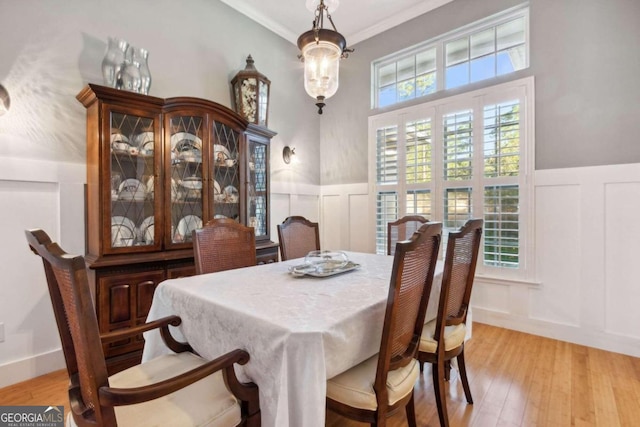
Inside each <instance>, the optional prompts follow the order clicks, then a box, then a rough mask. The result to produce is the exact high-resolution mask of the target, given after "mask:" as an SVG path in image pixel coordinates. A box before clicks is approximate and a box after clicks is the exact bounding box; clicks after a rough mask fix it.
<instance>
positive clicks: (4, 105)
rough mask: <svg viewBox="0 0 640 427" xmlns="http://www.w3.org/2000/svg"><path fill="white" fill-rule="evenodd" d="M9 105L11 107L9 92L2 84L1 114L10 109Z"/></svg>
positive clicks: (0, 97)
mask: <svg viewBox="0 0 640 427" xmlns="http://www.w3.org/2000/svg"><path fill="white" fill-rule="evenodd" d="M9 107H11V97H10V96H9V92H8V91H7V89H6V88H5V87H4V86H2V85H0V116H2V115H4V114H5V113H6V112H7V111H9Z"/></svg>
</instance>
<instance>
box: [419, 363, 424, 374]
mask: <svg viewBox="0 0 640 427" xmlns="http://www.w3.org/2000/svg"><path fill="white" fill-rule="evenodd" d="M418 363H419V364H420V373H422V372H424V362H420V361H418Z"/></svg>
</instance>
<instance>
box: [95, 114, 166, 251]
mask: <svg viewBox="0 0 640 427" xmlns="http://www.w3.org/2000/svg"><path fill="white" fill-rule="evenodd" d="M109 120H110V129H111V135H110V146H109V154H110V155H109V162H110V165H109V168H108V170H109V177H108V178H107V179H110V199H111V203H110V206H111V211H110V214H111V234H110V238H109V241H108V242H105V245H107V246H108V248H110V249H111V250H114V249H115V250H116V251H121V250H125V251H126V250H127V249H126V248H129V247H134V246H135V247H147V248H148V249H149V248H153V247H159V242H158V240H157V239H156V233H155V231H156V229H155V224H154V222H155V220H154V219H155V214H156V209H155V205H156V204H155V198H154V191H153V189H154V178H155V176H156V175H157V170H156V167H157V166H156V161H155V158H154V152H155V151H156V147H157V143H156V132H157V129H156V123H155V122H154V118H153V117H141V116H139V115H133V114H127V113H119V112H111V113H110V118H109ZM116 248H117V249H116ZM139 249H143V248H139Z"/></svg>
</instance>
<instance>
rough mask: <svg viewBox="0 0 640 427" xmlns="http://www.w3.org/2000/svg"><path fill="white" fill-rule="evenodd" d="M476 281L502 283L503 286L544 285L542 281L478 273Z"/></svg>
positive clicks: (493, 283)
mask: <svg viewBox="0 0 640 427" xmlns="http://www.w3.org/2000/svg"><path fill="white" fill-rule="evenodd" d="M475 282H476V283H485V284H492V285H501V286H529V287H532V288H539V287H541V286H542V282H534V281H531V280H522V279H505V278H503V277H495V276H482V275H477V274H476V278H475Z"/></svg>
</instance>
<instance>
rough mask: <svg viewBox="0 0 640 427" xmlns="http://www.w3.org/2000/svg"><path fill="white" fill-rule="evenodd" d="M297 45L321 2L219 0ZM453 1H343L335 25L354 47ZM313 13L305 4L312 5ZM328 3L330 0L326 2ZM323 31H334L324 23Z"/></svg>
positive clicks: (339, 6)
mask: <svg viewBox="0 0 640 427" xmlns="http://www.w3.org/2000/svg"><path fill="white" fill-rule="evenodd" d="M220 1H222V2H223V3H225V4H227V5H228V6H230V7H232V8H234V9H235V10H237V11H238V12H240V13H242V14H244V15H246V16H248V17H249V18H251V19H253V20H254V21H256V22H257V23H259V24H261V25H263V26H264V27H266V28H268V29H269V30H271V31H273V32H274V33H276V34H278V35H280V36H281V37H283V38H285V39H286V40H289V41H290V42H291V43H293V44H296V42H297V40H298V36H299V35H300V34H302V33H303V32H305V31H308V30H310V29H311V25H312V23H313V18H314V10H315V6H316V5H317V4H318V2H319V0H315V1H313V0H306V1H305V0H220ZM450 1H453V0H340V2H339V4H338V7H337V8H336V10H335V11H333V10H330V12H331V17H332V18H333V23H334V24H335V25H336V28H337V30H338V32H340V33H341V34H342V35H343V36H345V38H346V39H347V45H349V46H351V45H354V44H356V43H358V42H361V41H363V40H365V39H368V38H369V37H373V36H375V35H376V34H379V33H381V32H383V31H386V30H388V29H389V28H392V27H395V26H396V25H399V24H401V23H403V22H405V21H408V20H410V19H412V18H414V17H416V16H418V15H422V14H423V13H426V12H429V11H430V10H433V9H435V8H437V7H440V6H442V5H443V4H446V3H449V2H450ZM312 2H313V6H311V10H309V9H308V8H307V6H306V3H312ZM325 3H327V4H328V1H325ZM324 28H331V24H330V23H329V22H327V21H326V20H325V23H324Z"/></svg>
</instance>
